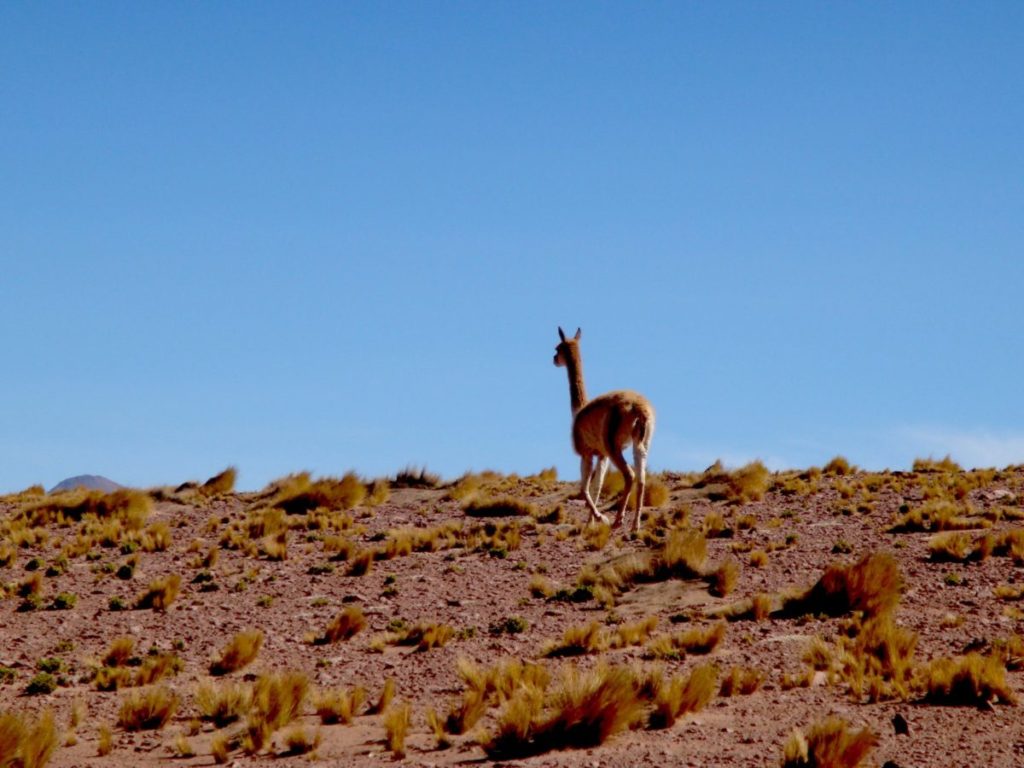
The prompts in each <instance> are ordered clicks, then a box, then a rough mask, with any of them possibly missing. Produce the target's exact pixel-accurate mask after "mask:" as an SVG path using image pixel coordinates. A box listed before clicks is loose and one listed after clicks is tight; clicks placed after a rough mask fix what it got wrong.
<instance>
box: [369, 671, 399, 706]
mask: <svg viewBox="0 0 1024 768" xmlns="http://www.w3.org/2000/svg"><path fill="white" fill-rule="evenodd" d="M394 698H395V678H393V677H388V678H385V680H384V685H383V686H381V689H380V696H379V697H377V701H375V702H374V703H373V704H371V705H370V706H369V708H368V709H367V710H366V714H368V715H379V714H381V713H382V712H383V711H384V710H386V709H387V708H388V707H389V706H390V705H391V702H392V701H393V700H394Z"/></svg>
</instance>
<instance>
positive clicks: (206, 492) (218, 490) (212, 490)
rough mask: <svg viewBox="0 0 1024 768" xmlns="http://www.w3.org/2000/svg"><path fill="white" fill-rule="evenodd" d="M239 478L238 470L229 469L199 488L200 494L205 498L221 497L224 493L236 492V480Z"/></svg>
mask: <svg viewBox="0 0 1024 768" xmlns="http://www.w3.org/2000/svg"><path fill="white" fill-rule="evenodd" d="M237 478H238V470H237V469H235V468H234V467H228V468H227V469H225V470H224V471H223V472H221V473H220V474H217V475H214V476H213V477H211V478H210V479H209V480H207V481H206V482H205V483H203V484H202V485H201V486H199V492H200V493H201V494H202V495H203V496H220V495H221V494H223V493H231V492H232V491H233V490H235V480H236V479H237Z"/></svg>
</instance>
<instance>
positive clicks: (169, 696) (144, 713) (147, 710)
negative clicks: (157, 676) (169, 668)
mask: <svg viewBox="0 0 1024 768" xmlns="http://www.w3.org/2000/svg"><path fill="white" fill-rule="evenodd" d="M177 709H178V696H177V695H176V694H175V693H174V692H173V691H171V690H170V689H169V688H167V687H165V686H162V685H157V686H153V687H151V688H142V689H138V690H132V691H129V692H128V693H127V694H125V697H124V699H122V700H121V709H120V710H119V711H118V716H117V724H118V725H120V726H121V727H122V728H124V729H125V730H126V731H149V730H159V729H160V728H163V727H164V725H166V724H167V721H168V720H170V719H171V717H172V716H173V715H174V713H175V712H176V711H177Z"/></svg>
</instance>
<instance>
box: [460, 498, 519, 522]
mask: <svg viewBox="0 0 1024 768" xmlns="http://www.w3.org/2000/svg"><path fill="white" fill-rule="evenodd" d="M462 511H463V512H465V513H466V515H468V516H469V517H522V516H524V515H536V514H537V505H536V504H531V503H530V502H528V501H522V500H520V499H517V498H515V497H513V496H499V497H497V498H494V499H473V500H471V501H469V502H468V503H467V504H465V505H464V506H463V507H462Z"/></svg>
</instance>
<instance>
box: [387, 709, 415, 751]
mask: <svg viewBox="0 0 1024 768" xmlns="http://www.w3.org/2000/svg"><path fill="white" fill-rule="evenodd" d="M381 722H382V723H383V725H384V740H385V743H386V744H387V747H388V749H389V750H390V751H391V754H392V755H393V756H394V757H395V758H397V759H401V758H403V757H405V737H406V735H407V734H408V732H409V726H410V725H411V723H412V705H410V704H409V703H408V702H405V703H402V704H393V705H392V706H390V707H388V709H387V710H386V711H385V712H384V714H383V716H382V717H381Z"/></svg>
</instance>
